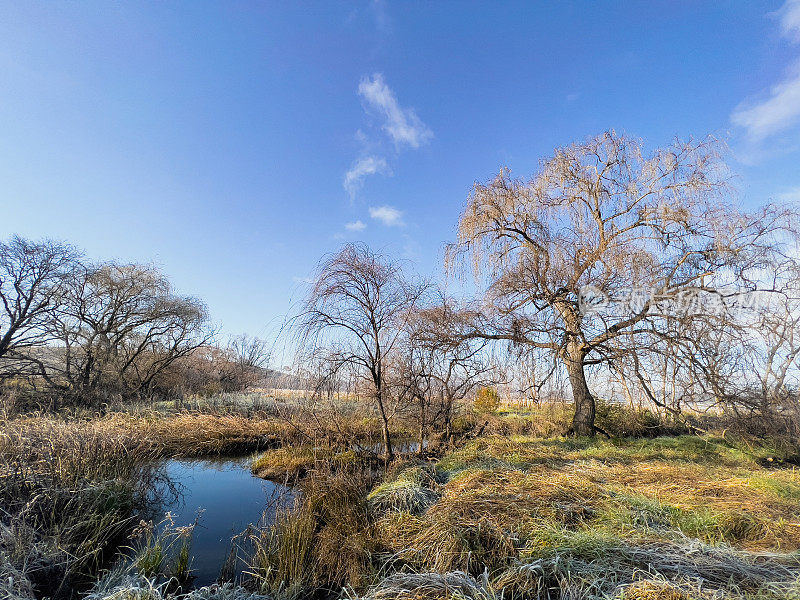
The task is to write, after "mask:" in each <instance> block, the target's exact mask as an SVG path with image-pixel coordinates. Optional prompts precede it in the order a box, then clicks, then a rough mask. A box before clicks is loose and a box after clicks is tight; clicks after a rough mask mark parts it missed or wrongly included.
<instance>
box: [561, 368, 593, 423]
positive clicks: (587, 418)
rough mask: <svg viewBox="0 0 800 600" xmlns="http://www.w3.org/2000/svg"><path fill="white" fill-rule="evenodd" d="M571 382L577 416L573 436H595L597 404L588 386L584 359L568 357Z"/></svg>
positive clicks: (574, 421) (573, 420)
mask: <svg viewBox="0 0 800 600" xmlns="http://www.w3.org/2000/svg"><path fill="white" fill-rule="evenodd" d="M564 362H565V363H566V366H567V373H569V382H570V385H571V386H572V398H573V400H574V401H575V416H574V417H573V419H572V433H573V435H589V436H592V435H594V416H595V403H594V396H592V393H591V392H590V391H589V386H588V385H587V384H586V374H585V373H584V370H583V357H582V356H580V355H578V356H568V357H567V358H566V359H565V361H564Z"/></svg>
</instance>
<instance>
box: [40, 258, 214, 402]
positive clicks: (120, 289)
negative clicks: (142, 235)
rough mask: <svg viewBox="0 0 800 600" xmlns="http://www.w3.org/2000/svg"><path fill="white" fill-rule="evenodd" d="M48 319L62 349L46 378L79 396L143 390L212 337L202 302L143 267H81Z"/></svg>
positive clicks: (149, 387)
mask: <svg viewBox="0 0 800 600" xmlns="http://www.w3.org/2000/svg"><path fill="white" fill-rule="evenodd" d="M54 317H55V318H54V319H53V322H52V324H51V327H52V329H53V331H54V333H55V334H56V335H57V338H58V340H59V342H60V344H61V350H62V353H61V356H60V358H59V359H58V360H57V361H56V362H55V363H54V364H50V365H48V366H47V368H45V369H44V371H45V373H46V374H47V375H46V377H47V379H48V381H49V382H50V383H51V385H53V386H54V387H55V388H56V389H58V390H61V391H62V392H63V393H67V394H71V395H73V396H75V397H78V396H80V397H83V398H84V399H86V400H90V399H91V398H93V397H94V396H95V395H98V394H100V395H105V394H108V393H110V392H116V393H119V394H121V395H142V394H145V395H146V394H148V393H149V392H151V391H152V390H153V389H154V384H155V383H156V380H157V377H158V375H159V374H160V373H162V372H163V371H164V369H166V368H167V367H169V366H170V365H171V364H172V363H174V362H175V361H176V360H178V359H179V358H181V357H183V356H186V355H188V354H190V353H191V352H192V351H194V350H195V349H196V348H198V347H200V346H203V345H204V344H206V343H207V342H208V341H209V340H210V338H211V332H210V331H209V330H208V329H207V328H206V323H207V319H208V317H207V313H206V309H205V306H204V305H203V304H202V303H201V302H200V301H198V300H196V299H194V298H190V297H183V296H178V295H176V294H175V293H174V292H173V291H172V287H171V285H170V283H169V281H168V280H167V279H166V278H165V277H164V275H162V274H161V273H160V272H159V271H158V270H157V269H155V268H154V267H150V266H141V265H120V264H115V263H105V264H101V265H98V266H89V267H85V268H84V269H83V271H82V273H81V274H80V275H79V276H78V277H76V278H74V280H73V281H72V285H71V286H70V290H69V292H68V293H67V294H65V296H64V299H63V306H62V307H61V308H60V309H59V311H58V312H57V313H56V314H55V315H54Z"/></svg>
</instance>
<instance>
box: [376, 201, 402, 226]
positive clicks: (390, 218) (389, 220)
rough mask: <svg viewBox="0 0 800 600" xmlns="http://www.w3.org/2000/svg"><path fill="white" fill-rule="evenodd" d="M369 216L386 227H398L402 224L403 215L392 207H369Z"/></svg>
mask: <svg viewBox="0 0 800 600" xmlns="http://www.w3.org/2000/svg"><path fill="white" fill-rule="evenodd" d="M369 216H370V217H372V218H373V219H375V220H377V221H380V222H381V223H383V224H384V225H386V226H387V227H400V226H402V225H403V224H404V223H403V213H402V212H401V211H399V210H397V209H396V208H394V207H392V206H387V205H384V206H370V208H369Z"/></svg>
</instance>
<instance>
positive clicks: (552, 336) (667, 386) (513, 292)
mask: <svg viewBox="0 0 800 600" xmlns="http://www.w3.org/2000/svg"><path fill="white" fill-rule="evenodd" d="M729 183H730V176H729V174H728V171H727V168H726V165H725V163H724V160H723V158H722V153H721V151H720V145H719V144H718V143H717V142H715V141H714V140H712V139H703V140H699V141H697V140H689V141H680V140H676V141H674V142H673V143H672V144H670V145H669V146H666V147H663V148H657V149H655V150H650V151H648V150H647V149H646V148H645V146H644V144H643V143H642V142H641V141H639V140H635V139H632V138H629V137H627V136H624V135H618V134H616V133H615V132H613V131H612V132H607V133H604V134H602V135H600V136H597V137H595V138H591V139H589V140H587V141H585V142H580V143H576V144H573V145H571V146H568V147H564V148H560V149H558V150H556V152H555V153H554V155H553V156H552V157H550V158H547V159H545V160H543V161H542V162H541V164H540V167H539V169H538V171H537V173H536V174H535V175H534V176H533V177H532V178H530V179H529V180H527V181H523V180H519V179H514V178H512V177H511V176H510V173H509V172H508V171H507V170H505V169H504V170H501V171H500V173H499V174H498V175H497V176H496V177H495V178H493V179H492V180H490V181H488V182H486V183H477V184H476V185H475V187H474V190H473V192H472V193H471V195H470V197H469V199H468V201H467V205H466V208H465V209H464V212H463V214H462V215H461V218H460V221H459V225H458V239H457V241H456V242H455V243H454V244H452V245H451V246H449V247H448V251H447V261H446V270H447V272H448V273H450V274H463V273H465V272H468V271H469V270H471V271H472V274H473V276H474V281H473V283H474V284H477V286H478V288H479V289H480V290H481V291H480V293H479V296H478V297H477V298H476V299H474V300H472V301H469V302H466V303H464V302H462V303H460V304H459V303H456V302H455V301H453V300H451V299H447V298H446V297H445V296H444V295H440V296H439V297H438V298H437V299H436V300H431V298H430V296H431V294H430V287H429V286H427V285H423V284H420V283H416V282H413V280H410V279H407V278H405V277H404V276H403V274H402V272H401V269H400V267H399V266H398V264H396V263H393V262H392V261H390V260H388V259H387V258H385V257H381V256H379V255H377V254H375V253H373V252H371V251H370V250H369V249H368V248H366V247H364V246H360V245H348V246H345V247H344V248H343V249H342V250H341V251H340V252H339V253H337V254H335V255H334V256H332V257H330V258H328V259H326V260H325V261H323V262H322V263H321V265H320V268H319V271H318V274H317V278H316V283H315V284H314V286H313V287H312V289H311V291H310V294H309V296H308V298H307V301H306V304H305V306H304V308H303V311H302V316H301V319H300V325H301V327H300V330H301V331H302V341H303V347H304V348H313V349H314V352H315V353H316V354H317V355H318V354H319V349H320V348H324V349H325V350H326V352H327V355H326V357H327V360H328V361H329V362H330V363H331V364H334V365H339V367H344V366H347V367H348V368H350V369H351V370H353V371H355V372H356V373H357V374H358V376H359V377H361V378H362V380H363V382H364V389H368V390H369V394H370V395H371V397H372V398H373V399H374V403H375V406H376V409H377V412H378V413H379V415H380V416H381V420H382V423H383V437H384V444H385V452H386V455H387V456H391V455H392V447H391V441H390V440H389V426H388V419H389V411H388V410H387V405H388V404H389V402H390V399H389V397H388V394H389V392H388V391H387V378H388V376H387V374H388V373H390V372H391V370H392V369H394V370H395V371H397V373H395V375H394V377H393V382H394V383H393V387H392V392H391V394H392V399H393V401H399V399H400V398H406V399H407V398H412V399H414V400H415V401H416V402H418V405H419V415H420V416H419V421H420V428H421V431H423V432H424V431H425V429H426V428H427V427H429V426H430V425H431V424H432V423H433V422H434V421H436V422H437V423H438V422H439V421H440V417H441V415H445V416H444V417H443V421H444V422H445V423H448V418H449V417H448V416H447V415H449V414H450V411H451V410H452V404H453V402H454V401H455V400H457V399H460V398H463V397H464V396H466V395H467V394H468V393H469V392H470V391H471V390H472V388H473V387H474V386H475V385H478V384H479V383H480V382H484V381H497V380H502V379H504V377H505V376H504V375H502V374H501V371H500V370H498V369H497V367H496V365H493V364H491V362H492V361H491V356H492V352H491V350H492V348H496V347H498V346H500V347H502V346H505V347H506V349H509V350H513V353H512V354H513V356H514V357H516V358H517V359H518V360H522V361H526V362H527V363H528V364H529V365H530V368H528V369H527V371H528V372H529V374H532V379H533V381H534V385H535V387H536V388H537V389H536V392H537V393H540V392H541V390H542V389H543V388H545V387H546V386H547V385H548V384H552V383H553V382H554V381H555V380H557V379H560V378H561V376H562V375H564V376H565V377H564V379H566V381H567V382H568V384H569V390H570V391H571V395H572V400H573V403H574V409H575V410H574V418H573V421H572V426H571V432H572V433H573V434H575V435H593V434H594V433H595V432H596V431H597V426H596V423H595V413H596V399H597V397H598V395H602V396H604V397H608V396H618V397H622V398H628V399H631V400H632V399H634V398H636V401H639V402H641V401H642V399H644V401H646V402H647V403H649V404H650V405H652V406H655V407H657V408H658V409H659V410H663V411H667V412H669V413H670V414H672V415H680V414H681V412H682V410H683V409H684V408H686V407H689V406H691V407H693V408H695V409H703V410H705V409H709V408H711V407H714V406H717V407H719V406H721V407H724V408H725V409H726V410H733V411H745V412H749V413H750V414H754V413H755V412H758V414H759V415H760V416H764V415H766V414H767V413H770V414H773V415H775V414H778V413H780V414H783V415H788V414H794V415H797V412H798V382H799V381H798V369H797V366H798V365H797V358H798V356H799V355H800V330H799V329H798V326H799V325H800V305H798V302H800V295H799V294H798V292H800V262H798V253H797V251H798V246H797V241H798V236H797V229H796V219H795V211H794V209H793V208H792V207H780V206H774V205H770V206H767V207H765V208H762V209H760V210H758V211H754V212H748V211H745V210H742V209H741V208H739V207H737V206H736V204H735V203H734V202H732V201H731V200H730V197H731V195H732V194H731V188H730V185H729ZM470 267H471V269H470ZM339 367H336V368H334V369H333V371H336V369H337V368H339ZM517 383H519V382H517ZM520 389H521V388H520ZM434 399H435V401H434ZM445 426H446V425H445Z"/></svg>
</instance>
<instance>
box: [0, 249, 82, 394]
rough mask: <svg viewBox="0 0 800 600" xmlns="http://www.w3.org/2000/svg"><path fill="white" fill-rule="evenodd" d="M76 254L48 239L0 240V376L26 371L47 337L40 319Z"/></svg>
mask: <svg viewBox="0 0 800 600" xmlns="http://www.w3.org/2000/svg"><path fill="white" fill-rule="evenodd" d="M78 259H79V254H78V252H77V251H76V250H75V249H73V248H72V247H70V246H68V245H66V244H62V243H59V242H53V241H50V240H44V241H41V242H32V241H29V240H25V239H23V238H21V237H19V236H14V237H12V238H11V239H10V240H9V241H7V242H0V309H2V310H0V379H2V378H6V377H13V376H17V375H20V374H22V373H23V372H28V371H29V367H30V365H31V362H30V359H31V358H35V357H36V356H37V353H38V352H40V350H41V348H43V347H44V345H45V344H46V343H47V342H48V340H49V339H50V335H49V334H50V332H49V330H48V329H47V328H46V327H45V324H46V322H47V321H48V320H49V317H50V315H51V314H52V313H53V311H55V310H57V309H58V307H59V305H60V303H61V297H62V295H63V293H64V289H65V286H66V284H67V283H68V282H69V280H70V278H71V277H72V275H73V272H74V271H75V269H76V266H77V263H78Z"/></svg>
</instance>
